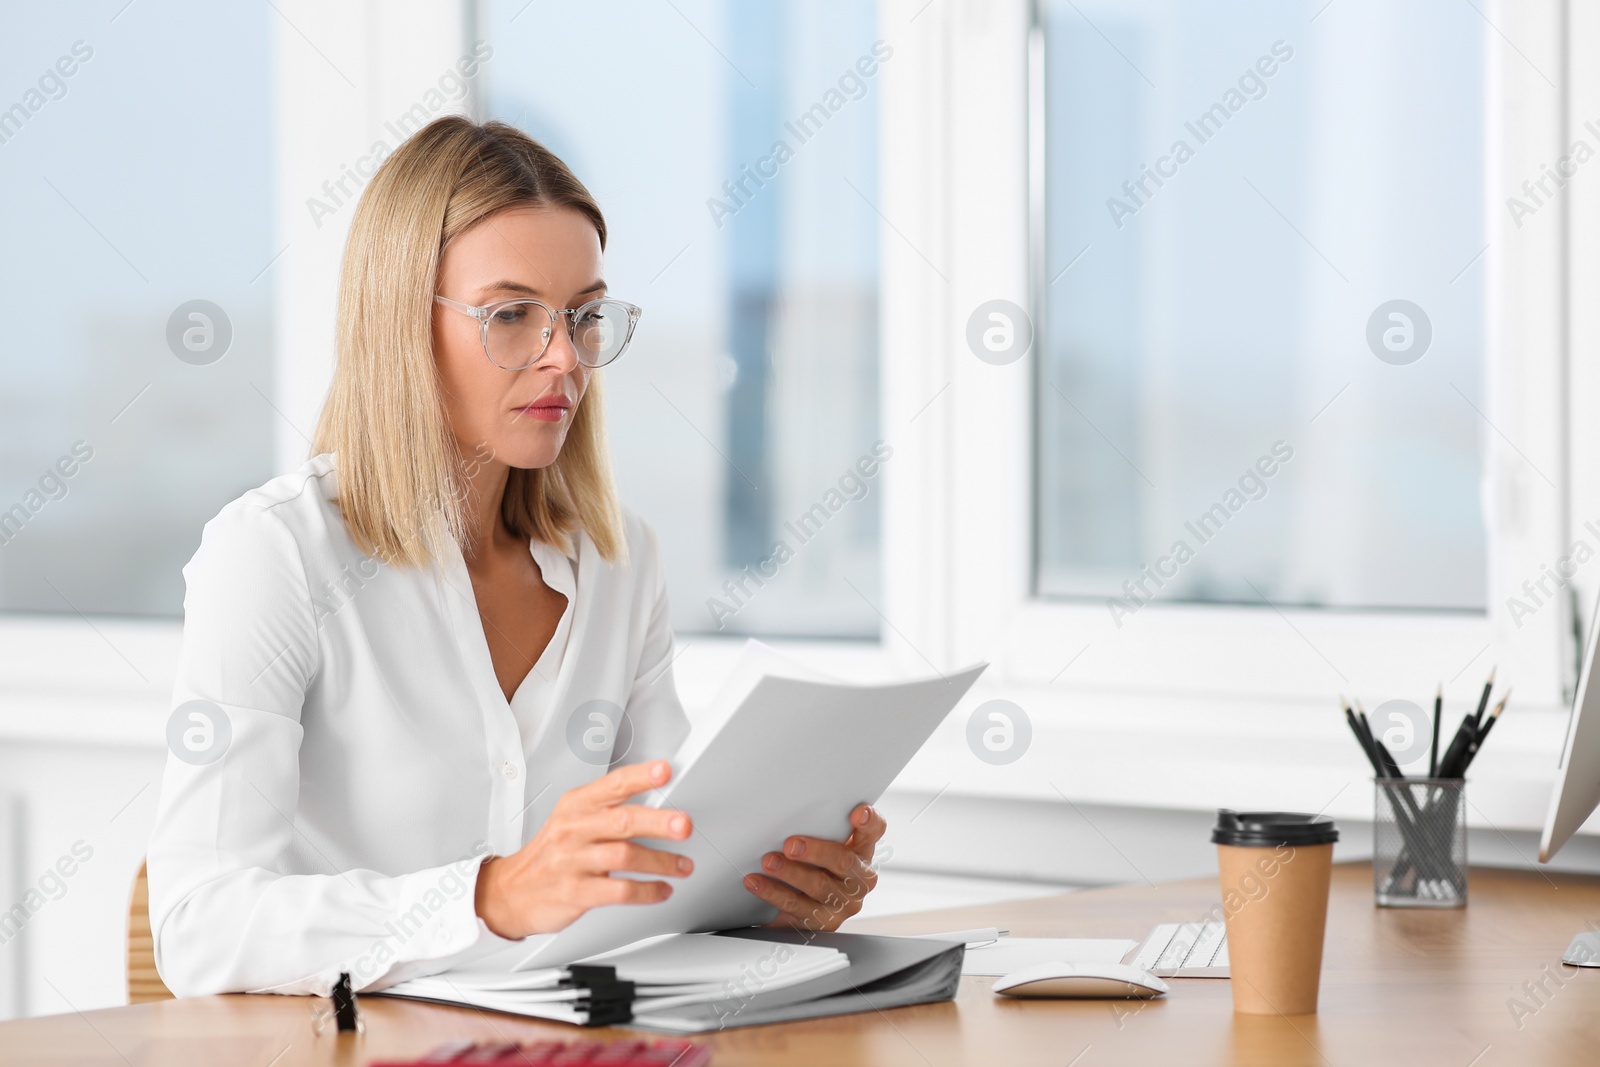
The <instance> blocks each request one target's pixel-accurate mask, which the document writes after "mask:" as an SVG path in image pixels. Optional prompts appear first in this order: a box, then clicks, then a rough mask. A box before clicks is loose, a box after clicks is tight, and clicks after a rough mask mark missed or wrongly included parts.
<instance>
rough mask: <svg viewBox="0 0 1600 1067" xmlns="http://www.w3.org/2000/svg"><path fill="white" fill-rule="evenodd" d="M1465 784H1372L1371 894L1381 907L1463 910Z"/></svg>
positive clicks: (1443, 780) (1429, 780)
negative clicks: (1373, 794)
mask: <svg viewBox="0 0 1600 1067" xmlns="http://www.w3.org/2000/svg"><path fill="white" fill-rule="evenodd" d="M1466 788H1467V783H1466V780H1465V779H1462V778H1378V779H1374V781H1373V789H1374V793H1375V796H1374V797H1373V809H1374V817H1373V820H1372V889H1373V894H1374V896H1375V897H1376V898H1377V902H1378V906H1379V907H1383V908H1464V907H1466V906H1467V796H1466Z"/></svg>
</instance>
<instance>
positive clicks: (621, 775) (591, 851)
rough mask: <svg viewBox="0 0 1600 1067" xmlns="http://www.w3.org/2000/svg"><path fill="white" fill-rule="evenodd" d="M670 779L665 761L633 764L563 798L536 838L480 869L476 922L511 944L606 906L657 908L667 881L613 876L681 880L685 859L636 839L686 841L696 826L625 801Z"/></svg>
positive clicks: (687, 865)
mask: <svg viewBox="0 0 1600 1067" xmlns="http://www.w3.org/2000/svg"><path fill="white" fill-rule="evenodd" d="M671 777H672V767H671V766H670V765H669V764H668V763H667V761H666V760H655V761H652V762H650V763H637V764H631V765H629V766H626V767H618V768H617V769H616V770H614V771H611V772H610V773H608V774H606V775H604V776H603V777H600V778H597V779H595V780H594V781H592V782H590V783H589V784H587V785H582V786H579V787H578V788H576V789H572V790H569V791H568V792H566V793H564V794H562V797H561V799H560V800H558V801H556V806H555V810H554V811H552V812H551V813H550V818H548V819H546V820H545V824H544V825H543V826H542V827H540V828H539V832H538V833H537V834H535V835H534V836H533V840H531V841H529V842H528V843H527V844H526V845H523V846H522V848H521V849H519V850H518V851H516V852H515V853H513V854H511V855H509V856H491V857H489V858H488V859H487V860H485V861H484V862H483V865H482V866H481V867H480V868H479V869H478V884H477V889H476V893H475V896H474V902H475V905H476V908H477V913H478V917H479V918H481V919H482V920H483V921H484V924H485V925H486V926H488V927H489V929H490V930H491V931H493V932H494V933H496V934H498V935H499V936H501V937H505V938H510V939H513V940H516V939H519V938H523V937H528V936H530V935H532V934H549V933H554V932H555V931H557V930H560V929H563V928H564V927H566V926H567V925H569V924H570V923H571V922H572V921H573V920H574V919H576V918H577V917H578V916H580V915H582V914H583V913H584V912H586V911H588V910H589V909H590V908H597V907H600V906H601V905H604V904H655V903H658V902H660V901H663V900H666V899H667V898H668V897H670V896H671V895H672V887H671V886H670V885H668V884H667V883H666V882H646V881H640V880H638V879H634V878H613V877H611V872H613V871H633V872H637V873H641V874H659V875H665V876H667V877H669V878H682V877H684V876H685V875H687V874H689V873H690V872H691V871H693V870H694V862H693V861H692V860H690V859H689V858H688V857H687V856H679V855H677V854H675V853H672V852H662V851H660V850H659V849H653V848H645V847H644V846H643V845H638V844H634V842H633V841H632V840H631V839H632V838H635V837H657V838H669V839H672V840H675V841H682V840H684V839H686V838H687V837H688V836H689V834H690V833H692V832H693V830H694V826H693V824H692V823H690V821H689V816H687V815H685V814H684V813H683V812H681V811H670V810H665V809H658V808H646V807H643V806H641V805H638V804H626V803H624V802H625V801H626V800H628V799H629V798H630V797H633V796H635V795H637V794H639V793H643V792H644V791H646V790H648V789H658V788H660V787H661V786H663V785H666V784H667V781H668V780H669V779H670V778H671Z"/></svg>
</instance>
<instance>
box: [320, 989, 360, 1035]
mask: <svg viewBox="0 0 1600 1067" xmlns="http://www.w3.org/2000/svg"><path fill="white" fill-rule="evenodd" d="M329 999H330V1000H331V1001H332V1002H333V1011H332V1013H331V1014H332V1017H333V1021H334V1023H335V1027H336V1029H337V1030H338V1031H339V1033H341V1034H360V1033H365V1032H366V1029H367V1027H366V1023H364V1022H363V1021H362V1019H361V1009H360V1008H359V1007H358V1006H357V1005H356V993H355V990H354V989H352V988H350V975H349V974H348V973H341V974H340V975H339V980H338V981H337V982H335V983H334V985H333V991H332V993H330V994H329ZM329 1014H330V1013H329V1012H327V1011H326V1009H317V1010H315V1011H314V1012H313V1019H314V1022H313V1024H312V1032H313V1033H315V1034H316V1035H317V1036H318V1037H321V1036H322V1031H324V1030H325V1029H327V1027H328V1017H329Z"/></svg>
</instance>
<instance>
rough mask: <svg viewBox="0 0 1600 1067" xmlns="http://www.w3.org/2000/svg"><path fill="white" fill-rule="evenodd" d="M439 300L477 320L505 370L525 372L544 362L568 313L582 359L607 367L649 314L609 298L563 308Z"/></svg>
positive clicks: (488, 351)
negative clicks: (542, 358)
mask: <svg viewBox="0 0 1600 1067" xmlns="http://www.w3.org/2000/svg"><path fill="white" fill-rule="evenodd" d="M434 299H435V300H437V301H438V302H439V303H441V304H443V305H444V306H445V307H448V308H454V309H455V310H456V311H459V312H461V313H462V314H463V315H471V316H472V317H473V318H475V319H477V320H478V324H479V326H480V327H481V328H482V331H483V352H484V355H486V356H488V357H489V362H490V363H493V364H494V365H495V366H497V367H501V368H504V369H505V370H522V369H524V368H526V367H531V366H533V365H534V364H535V363H537V362H539V357H540V356H542V355H544V353H545V349H547V348H549V347H550V338H551V337H552V336H554V334H555V323H556V320H557V319H559V318H560V317H561V316H563V315H566V316H567V317H568V318H567V336H568V337H570V338H571V339H572V348H573V350H574V351H575V352H577V354H578V362H579V363H581V364H583V365H584V366H585V367H604V366H605V365H606V364H607V363H610V362H612V361H613V360H615V359H616V358H617V357H618V356H620V355H622V353H623V351H624V350H625V349H626V348H627V347H628V342H629V341H631V340H633V328H634V327H635V326H637V325H638V324H639V316H640V315H642V314H644V311H643V309H642V308H639V307H636V306H634V305H633V304H629V303H627V302H625V301H622V300H612V299H611V298H610V297H601V298H600V299H599V300H591V301H589V302H588V303H587V304H584V305H583V306H582V307H576V308H563V309H562V310H560V311H556V310H554V309H552V308H551V307H549V306H548V305H547V304H544V303H542V302H541V301H538V300H533V299H531V298H528V297H519V298H518V299H516V300H497V301H495V302H494V303H492V304H484V305H483V306H482V307H473V306H472V305H471V304H463V303H462V302H461V301H459V300H451V299H450V298H449V297H447V296H439V295H437V294H435V295H434Z"/></svg>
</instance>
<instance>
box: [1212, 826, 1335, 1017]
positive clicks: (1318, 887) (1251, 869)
mask: <svg viewBox="0 0 1600 1067" xmlns="http://www.w3.org/2000/svg"><path fill="white" fill-rule="evenodd" d="M1211 840H1212V841H1213V842H1214V843H1215V844H1216V846H1217V867H1218V871H1219V873H1220V875H1221V883H1222V916H1223V920H1224V921H1225V922H1226V923H1227V926H1228V967H1229V972H1230V974H1231V975H1232V985H1233V1010H1234V1011H1236V1012H1243V1013H1245V1014H1249V1015H1308V1014H1310V1013H1312V1012H1314V1011H1316V1010H1317V988H1318V986H1319V985H1320V983H1321V980H1322V936H1323V930H1324V927H1325V926H1326V925H1327V918H1328V886H1329V883H1330V880H1331V878H1332V874H1333V843H1334V842H1335V841H1337V840H1339V830H1338V827H1336V826H1335V825H1334V823H1333V820H1332V819H1329V818H1325V817H1322V816H1316V815H1300V814H1296V813H1294V812H1280V811H1260V812H1236V811H1228V810H1227V809H1225V808H1224V809H1223V810H1221V811H1218V812H1217V826H1216V829H1215V830H1213V831H1212V833H1211Z"/></svg>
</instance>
